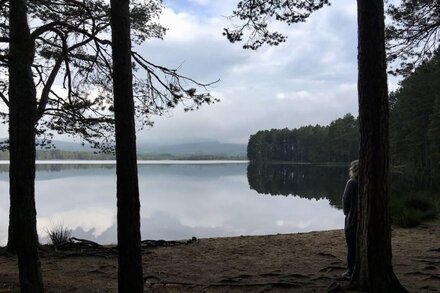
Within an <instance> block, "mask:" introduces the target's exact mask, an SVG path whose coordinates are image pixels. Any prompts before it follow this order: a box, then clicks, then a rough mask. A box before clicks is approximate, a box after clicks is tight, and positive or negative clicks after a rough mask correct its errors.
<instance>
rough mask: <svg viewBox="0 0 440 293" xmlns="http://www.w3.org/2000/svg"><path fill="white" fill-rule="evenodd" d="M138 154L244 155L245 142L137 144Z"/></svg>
mask: <svg viewBox="0 0 440 293" xmlns="http://www.w3.org/2000/svg"><path fill="white" fill-rule="evenodd" d="M138 153H140V154H142V153H143V154H170V155H173V156H194V155H217V156H240V157H245V156H246V145H245V144H233V143H222V142H217V141H208V142H194V143H183V144H174V145H148V144H144V145H139V146H138Z"/></svg>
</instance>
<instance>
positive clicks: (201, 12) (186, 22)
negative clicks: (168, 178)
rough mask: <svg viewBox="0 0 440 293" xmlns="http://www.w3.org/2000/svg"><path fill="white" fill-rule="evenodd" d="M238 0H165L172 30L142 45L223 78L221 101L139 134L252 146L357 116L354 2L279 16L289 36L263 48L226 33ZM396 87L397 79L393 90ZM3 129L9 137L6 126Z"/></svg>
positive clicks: (203, 76)
mask: <svg viewBox="0 0 440 293" xmlns="http://www.w3.org/2000/svg"><path fill="white" fill-rule="evenodd" d="M238 2H239V0H222V1H218V0H164V1H163V4H164V7H165V8H164V10H163V12H162V14H161V16H160V20H159V21H160V23H161V24H162V25H163V26H165V27H166V28H167V29H168V30H167V32H166V35H165V37H164V39H163V40H159V39H154V40H149V41H147V42H146V43H144V44H143V45H142V46H141V47H139V48H137V50H138V51H139V52H140V53H141V54H142V55H143V56H144V57H145V58H146V59H148V60H149V61H151V62H153V63H155V64H158V65H163V66H167V67H169V68H177V67H180V71H179V72H180V73H181V74H183V75H186V76H189V77H191V78H193V79H196V80H197V81H200V82H206V83H209V82H212V81H215V80H218V79H220V81H219V82H218V83H216V84H215V85H214V86H212V87H211V88H209V91H210V93H211V94H212V95H213V96H214V97H216V98H219V99H220V100H221V101H220V102H219V103H215V104H213V105H204V106H202V107H201V108H200V109H199V110H196V111H191V112H184V111H183V108H177V109H175V110H174V111H173V112H172V113H170V114H169V115H166V116H165V117H158V116H155V117H153V121H154V123H155V125H154V127H152V128H148V129H145V130H143V131H141V132H139V133H138V136H137V140H138V141H139V142H141V143H154V144H162V143H167V144H172V143H182V142H191V141H201V140H217V141H220V142H228V143H243V144H245V143H247V141H248V139H249V136H250V135H251V134H254V133H256V132H257V131H258V130H265V129H271V128H285V127H287V128H297V127H301V126H305V125H316V124H320V125H327V124H329V123H330V122H331V121H332V120H335V119H337V118H340V117H342V116H343V115H344V114H346V113H352V114H353V115H354V116H357V113H358V106H357V85H356V83H357V35H356V32H357V20H356V2H355V1H333V3H332V6H330V7H324V8H323V9H321V10H320V11H317V12H315V13H313V14H312V15H311V17H310V18H309V19H308V21H307V22H305V23H301V24H295V25H292V26H288V25H287V24H285V23H279V22H272V23H271V24H270V25H271V27H272V28H274V29H276V30H277V31H279V32H281V33H283V34H284V35H286V36H288V39H287V42H285V43H282V44H281V45H279V46H275V47H270V46H267V45H266V46H263V47H261V48H260V49H259V50H257V51H253V50H244V49H242V44H231V43H229V41H228V40H227V39H226V38H225V37H224V36H223V35H222V32H223V29H224V28H225V27H231V26H232V25H233V24H234V21H232V20H231V19H229V18H228V16H230V15H231V14H232V11H233V10H234V9H235V8H236V5H237V3H238ZM396 87H397V82H396V81H395V79H390V80H389V88H390V89H391V90H393V89H395V88H396ZM3 128H4V129H3ZM1 133H2V134H3V133H4V135H2V136H6V135H7V132H6V126H2V129H1ZM58 139H60V138H58ZM61 139H63V140H65V138H61Z"/></svg>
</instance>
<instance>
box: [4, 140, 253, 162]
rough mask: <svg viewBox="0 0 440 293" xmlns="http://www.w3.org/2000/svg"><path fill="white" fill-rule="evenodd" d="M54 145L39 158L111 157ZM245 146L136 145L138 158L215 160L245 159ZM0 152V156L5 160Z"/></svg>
mask: <svg viewBox="0 0 440 293" xmlns="http://www.w3.org/2000/svg"><path fill="white" fill-rule="evenodd" d="M52 143H53V144H54V146H55V148H52V149H44V148H43V149H41V148H37V151H38V156H37V157H38V158H39V159H111V158H112V156H111V155H110V154H109V155H104V154H93V152H96V151H97V150H95V149H93V148H91V147H90V146H89V145H88V144H85V145H84V146H82V145H81V143H79V142H67V141H60V140H54V141H52ZM246 147H247V146H246V145H245V144H233V143H222V142H218V141H211V140H210V141H199V142H189V143H180V144H163V145H162V144H146V143H140V144H138V155H139V158H140V159H184V158H185V159H187V158H188V159H216V158H234V159H237V158H243V159H244V158H246ZM7 157H8V156H7V154H6V153H5V154H0V159H7Z"/></svg>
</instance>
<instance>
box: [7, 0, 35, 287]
mask: <svg viewBox="0 0 440 293" xmlns="http://www.w3.org/2000/svg"><path fill="white" fill-rule="evenodd" d="M9 3H10V8H9V9H10V10H9V14H10V15H9V28H10V38H11V41H10V47H9V50H10V51H9V53H10V61H9V113H10V118H9V119H10V120H9V140H10V149H9V150H10V167H9V181H10V199H11V207H10V215H9V217H10V226H9V239H8V249H9V250H16V251H17V255H18V268H19V276H20V290H21V292H35V293H39V292H43V282H42V277H41V270H40V261H39V257H38V235H37V228H36V216H37V214H36V210H35V188H34V184H35V128H34V123H35V117H36V114H37V112H36V110H37V104H36V91H35V84H34V80H33V76H32V67H31V66H32V62H33V56H34V43H33V41H32V38H31V35H30V31H29V25H28V22H27V12H26V1H25V0H11V1H10V2H9Z"/></svg>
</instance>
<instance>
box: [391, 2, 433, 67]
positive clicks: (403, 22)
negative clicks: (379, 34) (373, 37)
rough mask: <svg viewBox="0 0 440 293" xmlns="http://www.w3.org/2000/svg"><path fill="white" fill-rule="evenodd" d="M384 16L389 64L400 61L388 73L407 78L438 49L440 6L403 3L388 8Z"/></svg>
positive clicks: (428, 3) (431, 3) (427, 3)
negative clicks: (388, 19) (388, 18)
mask: <svg viewBox="0 0 440 293" xmlns="http://www.w3.org/2000/svg"><path fill="white" fill-rule="evenodd" d="M387 14H388V15H389V16H390V19H391V22H390V24H389V25H388V26H387V29H386V38H387V50H388V60H389V61H397V60H399V61H400V63H397V66H395V67H394V68H393V70H391V72H393V73H396V74H403V75H408V74H410V73H411V72H413V70H414V69H415V68H416V67H418V66H419V65H421V64H422V63H423V62H424V61H426V60H428V59H430V58H432V57H433V56H434V54H435V51H436V50H437V49H438V47H439V45H440V2H439V1H438V0H402V1H401V2H400V3H399V5H394V4H392V3H391V4H389V6H388V9H387Z"/></svg>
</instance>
